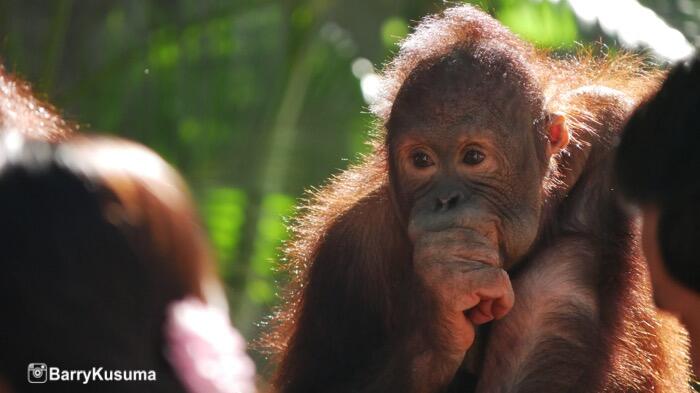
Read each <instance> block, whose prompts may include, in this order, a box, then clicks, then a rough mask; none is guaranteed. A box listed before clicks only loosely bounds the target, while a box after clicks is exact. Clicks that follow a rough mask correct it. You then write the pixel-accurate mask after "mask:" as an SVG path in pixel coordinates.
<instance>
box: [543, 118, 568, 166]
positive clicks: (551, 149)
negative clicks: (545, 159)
mask: <svg viewBox="0 0 700 393" xmlns="http://www.w3.org/2000/svg"><path fill="white" fill-rule="evenodd" d="M547 137H548V139H549V144H548V145H547V154H549V155H550V156H551V155H554V154H557V153H559V152H560V151H561V150H562V149H563V148H565V147H566V145H568V144H569V129H568V128H567V127H566V117H565V116H564V114H562V113H559V112H555V113H552V114H551V115H550V116H549V124H547Z"/></svg>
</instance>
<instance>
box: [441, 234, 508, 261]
mask: <svg viewBox="0 0 700 393" xmlns="http://www.w3.org/2000/svg"><path fill="white" fill-rule="evenodd" d="M442 232H444V233H446V234H447V235H449V236H455V235H456V236H458V237H459V238H463V239H464V245H463V246H460V247H459V249H456V250H454V253H453V255H454V257H455V258H456V259H457V260H462V261H464V262H470V263H473V262H477V263H483V264H485V265H489V266H494V267H502V263H501V258H500V253H499V252H498V246H497V245H496V244H492V242H491V241H490V240H489V239H488V238H487V237H486V236H483V235H482V234H480V233H479V232H477V231H475V230H473V229H471V228H461V227H452V228H449V229H446V230H444V231H442Z"/></svg>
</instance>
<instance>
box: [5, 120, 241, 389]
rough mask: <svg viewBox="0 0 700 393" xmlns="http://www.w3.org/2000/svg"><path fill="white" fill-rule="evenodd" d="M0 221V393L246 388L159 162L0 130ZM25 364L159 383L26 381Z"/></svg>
mask: <svg viewBox="0 0 700 393" xmlns="http://www.w3.org/2000/svg"><path fill="white" fill-rule="evenodd" d="M0 217H1V218H0V220H1V221H0V250H1V252H2V254H0V255H1V257H0V264H1V265H0V315H2V317H1V318H2V322H0V390H2V389H3V385H4V386H5V389H9V391H10V392H16V393H18V392H31V391H42V389H41V388H42V387H44V388H50V390H51V391H55V392H56V391H70V392H74V391H80V389H87V391H101V392H112V391H114V392H128V391H151V392H194V393H200V392H229V391H231V392H233V391H240V392H249V391H251V390H252V389H253V388H252V377H253V376H252V373H254V371H253V368H252V367H253V366H252V363H251V361H250V360H249V359H248V358H247V357H246V356H245V352H244V345H245V344H244V342H243V340H242V338H241V337H240V336H239V335H237V333H236V332H235V331H233V330H231V329H230V325H228V319H227V316H226V315H225V314H224V313H222V312H219V313H217V312H214V311H213V309H210V308H211V307H209V306H208V305H207V304H206V303H205V299H206V298H208V297H209V296H207V294H208V288H209V285H207V284H206V283H207V282H211V280H212V277H213V272H212V269H211V263H210V257H209V252H208V248H207V245H206V241H205V237H204V235H203V232H202V229H201V227H200V225H199V222H198V219H197V217H196V214H195V211H194V209H193V206H192V203H191V201H190V198H189V195H188V192H187V189H186V186H185V184H184V182H183V181H182V179H181V178H180V176H179V175H178V174H177V172H176V171H175V170H174V169H172V168H171V167H170V166H169V165H167V163H165V161H163V160H162V159H161V158H160V157H159V156H158V155H157V154H155V153H153V152H152V151H150V150H149V149H147V148H145V147H143V146H141V145H138V144H136V143H132V142H128V141H124V140H119V139H114V138H87V137H75V138H71V139H70V140H68V141H65V142H62V143H60V144H51V143H47V142H36V141H28V140H25V139H24V138H23V137H21V136H20V135H19V134H16V133H6V134H5V135H3V136H2V137H1V138H0ZM217 345H218V346H219V347H217ZM30 363H45V364H47V365H48V366H49V367H51V366H56V367H59V368H60V369H62V370H90V369H92V368H93V367H103V368H104V370H152V371H154V372H155V377H156V379H157V380H156V381H148V380H147V381H141V382H119V383H115V382H91V383H90V384H88V385H81V383H80V382H50V383H51V386H50V387H45V386H43V385H34V384H29V383H27V379H28V365H29V364H30ZM202 364H204V365H212V364H213V365H214V366H210V368H211V370H207V371H208V372H209V373H210V374H212V375H214V376H216V377H217V379H218V380H216V381H210V380H207V379H206V378H205V377H206V376H203V375H202V374H201V372H200V371H201V370H200V369H201V366H202ZM217 367H218V368H217ZM217 372H219V374H218V375H217ZM148 378H149V379H150V377H148ZM236 378H238V379H236ZM222 383H225V384H224V385H222ZM207 384H209V385H207ZM219 385H221V386H219ZM234 388H235V389H237V390H234ZM43 391H46V390H43Z"/></svg>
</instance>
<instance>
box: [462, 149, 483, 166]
mask: <svg viewBox="0 0 700 393" xmlns="http://www.w3.org/2000/svg"><path fill="white" fill-rule="evenodd" d="M484 158H486V155H485V154H484V153H482V152H480V151H479V150H476V149H469V150H467V152H466V153H464V159H463V160H462V162H464V163H465V164H467V165H479V164H481V162H482V161H484Z"/></svg>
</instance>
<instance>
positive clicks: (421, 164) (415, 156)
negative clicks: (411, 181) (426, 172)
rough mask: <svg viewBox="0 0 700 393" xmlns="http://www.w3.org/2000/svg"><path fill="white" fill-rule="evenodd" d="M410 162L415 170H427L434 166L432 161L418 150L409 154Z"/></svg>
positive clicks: (426, 154)
mask: <svg viewBox="0 0 700 393" xmlns="http://www.w3.org/2000/svg"><path fill="white" fill-rule="evenodd" d="M411 160H412V161H413V166H415V167H416V168H427V167H429V166H433V165H435V162H433V159H432V158H430V156H429V155H428V153H426V152H424V151H421V150H418V151H414V152H413V153H412V154H411Z"/></svg>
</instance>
